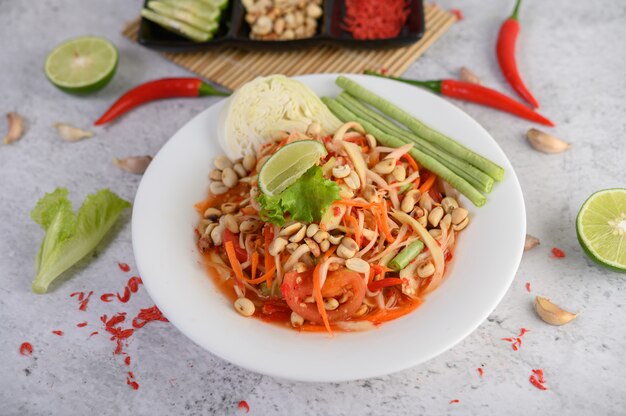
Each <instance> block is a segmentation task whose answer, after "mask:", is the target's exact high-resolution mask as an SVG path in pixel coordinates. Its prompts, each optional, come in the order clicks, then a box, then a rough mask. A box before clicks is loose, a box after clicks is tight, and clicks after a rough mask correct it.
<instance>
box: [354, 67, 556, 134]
mask: <svg viewBox="0 0 626 416" xmlns="http://www.w3.org/2000/svg"><path fill="white" fill-rule="evenodd" d="M365 73H366V74H368V75H376V76H379V77H383V78H389V79H394V80H396V81H400V82H404V83H407V84H411V85H415V86H417V87H422V88H426V89H428V90H430V91H432V92H434V93H435V94H439V95H445V96H446V97H451V98H457V99H459V100H464V101H470V102H473V103H476V104H481V105H484V106H487V107H491V108H495V109H497V110H500V111H504V112H507V113H510V114H513V115H516V116H518V117H521V118H525V119H527V120H530V121H534V122H536V123H539V124H544V125H546V126H554V123H553V122H552V121H550V120H549V119H547V118H545V117H544V116H542V115H541V114H539V113H537V112H536V111H535V110H533V109H532V108H529V107H527V106H525V105H524V104H522V103H520V102H519V101H515V100H514V99H513V98H511V97H509V96H507V95H504V94H502V93H501V92H499V91H496V90H493V89H491V88H487V87H485V86H482V85H479V84H472V83H471V82H465V81H457V80H455V79H442V80H434V81H418V80H413V79H406V78H398V77H391V76H385V75H381V74H379V73H377V72H374V71H369V70H366V71H365Z"/></svg>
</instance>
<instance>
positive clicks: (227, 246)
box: [224, 240, 244, 282]
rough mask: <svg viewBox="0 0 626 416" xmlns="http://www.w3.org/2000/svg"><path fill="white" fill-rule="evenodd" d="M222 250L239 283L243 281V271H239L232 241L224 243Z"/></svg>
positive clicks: (239, 266)
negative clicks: (224, 251)
mask: <svg viewBox="0 0 626 416" xmlns="http://www.w3.org/2000/svg"><path fill="white" fill-rule="evenodd" d="M224 248H225V249H226V255H227V256H228V261H229V262H230V266H231V267H232V268H233V271H234V272H235V276H236V277H237V279H239V281H240V282H242V281H243V280H244V277H243V270H241V264H240V263H239V260H237V254H236V253H235V246H234V244H233V242H232V241H230V240H229V241H226V242H225V243H224Z"/></svg>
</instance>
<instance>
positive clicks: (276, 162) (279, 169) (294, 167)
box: [259, 140, 328, 196]
mask: <svg viewBox="0 0 626 416" xmlns="http://www.w3.org/2000/svg"><path fill="white" fill-rule="evenodd" d="M327 154H328V152H327V151H326V148H325V147H324V145H323V144H322V143H320V142H318V141H317V140H301V141H297V142H293V143H290V144H288V145H286V146H284V147H281V148H280V149H278V151H277V152H276V153H274V154H273V155H272V156H271V157H270V158H269V159H267V161H266V162H265V163H264V164H263V167H262V168H261V171H260V172H259V189H261V191H262V192H263V193H264V194H266V195H268V196H274V195H278V194H280V193H281V192H282V191H284V190H285V188H287V187H288V186H289V185H291V184H292V183H294V182H295V181H297V180H298V178H299V177H300V176H302V175H304V172H306V171H307V170H309V168H310V167H311V166H313V165H315V164H317V162H319V160H320V159H321V158H322V157H324V156H326V155H327Z"/></svg>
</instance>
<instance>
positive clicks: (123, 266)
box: [117, 263, 130, 273]
mask: <svg viewBox="0 0 626 416" xmlns="http://www.w3.org/2000/svg"><path fill="white" fill-rule="evenodd" d="M117 267H119V268H120V270H121V271H123V272H125V273H128V272H129V271H130V266H129V265H128V264H126V263H117Z"/></svg>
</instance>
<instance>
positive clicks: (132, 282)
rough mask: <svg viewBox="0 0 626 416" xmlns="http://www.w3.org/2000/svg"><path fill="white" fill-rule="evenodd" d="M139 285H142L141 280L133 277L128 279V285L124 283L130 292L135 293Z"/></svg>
mask: <svg viewBox="0 0 626 416" xmlns="http://www.w3.org/2000/svg"><path fill="white" fill-rule="evenodd" d="M140 284H143V280H141V277H139V276H133V277H131V278H130V279H128V283H126V286H128V288H129V289H130V291H131V292H133V293H137V290H139V285H140Z"/></svg>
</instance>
